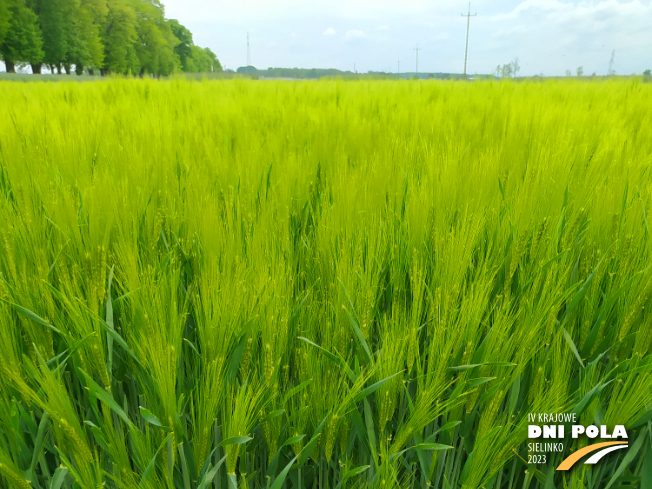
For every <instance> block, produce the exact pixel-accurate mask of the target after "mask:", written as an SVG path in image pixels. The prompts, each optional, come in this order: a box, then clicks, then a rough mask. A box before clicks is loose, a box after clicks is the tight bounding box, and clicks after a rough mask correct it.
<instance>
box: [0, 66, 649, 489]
mask: <svg viewBox="0 0 652 489" xmlns="http://www.w3.org/2000/svg"><path fill="white" fill-rule="evenodd" d="M0 101H1V105H2V109H1V111H2V114H1V115H0V244H1V248H0V250H1V251H0V342H1V346H0V373H1V375H0V487H2V488H21V489H23V488H24V489H28V488H42V489H60V488H66V489H76V488H82V489H87V488H88V489H90V488H103V487H104V488H125V489H131V488H133V489H149V488H151V489H159V488H163V489H172V488H175V489H202V488H206V489H208V488H222V489H234V488H236V487H237V488H265V489H280V488H286V489H299V488H302V489H303V488H305V489H311V488H314V489H317V488H320V489H321V488H330V489H344V488H354V487H357V488H367V487H370V488H410V489H418V488H426V487H429V486H432V487H437V488H446V489H453V488H464V489H475V488H487V489H516V488H519V489H520V488H530V489H553V488H560V489H561V488H564V489H576V488H577V489H598V488H603V489H610V488H613V489H616V488H624V487H632V488H649V487H652V439H651V436H650V434H651V432H652V316H651V310H652V269H651V267H652V239H651V236H650V226H651V225H652V222H651V221H652V218H651V217H650V213H651V211H652V168H651V167H652V111H651V110H650V107H652V84H646V83H643V82H642V81H641V80H640V79H634V78H632V79H624V80H623V79H621V80H601V81H596V82H590V81H571V80H557V81H544V82H522V83H514V82H475V83H464V82H428V81H422V82H416V81H365V80H355V81H346V80H322V81H316V82H282V81H252V80H213V81H201V82H200V81H189V80H182V79H172V80H168V81H152V80H126V79H125V80H113V81H107V82H104V83H83V84H78V83H40V82H35V83H11V82H3V83H0ZM530 413H574V414H576V415H577V420H578V423H579V424H583V425H597V426H600V425H606V426H607V428H608V430H609V431H611V430H612V429H613V428H614V426H615V425H624V426H625V427H626V429H627V434H628V439H627V440H626V441H628V443H629V446H628V448H627V449H626V450H619V451H616V452H614V453H612V454H610V455H608V456H607V457H605V458H604V459H603V460H602V461H601V462H600V463H598V464H596V465H584V464H582V463H579V464H578V465H576V466H575V467H574V468H573V469H572V470H569V471H556V470H555V468H556V467H557V466H558V465H559V464H560V462H561V461H562V460H563V459H564V458H565V457H566V456H568V455H569V454H570V453H572V452H573V451H574V450H577V449H579V448H581V447H583V446H585V445H587V444H589V443H593V442H596V441H600V438H598V439H596V440H592V439H589V438H586V437H582V438H579V439H577V440H572V439H570V438H567V439H565V440H562V441H564V444H565V447H564V452H563V453H549V454H548V460H547V461H546V463H538V464H533V463H528V462H529V461H530V459H529V455H531V454H532V452H528V441H532V440H528V414H530ZM534 441H539V442H542V441H560V440H541V439H540V440H534ZM602 441H604V440H602ZM607 441H608V440H607Z"/></svg>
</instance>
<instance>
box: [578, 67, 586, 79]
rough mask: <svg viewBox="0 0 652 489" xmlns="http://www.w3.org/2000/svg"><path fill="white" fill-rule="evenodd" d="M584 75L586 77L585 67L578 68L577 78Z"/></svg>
mask: <svg viewBox="0 0 652 489" xmlns="http://www.w3.org/2000/svg"><path fill="white" fill-rule="evenodd" d="M582 75H584V67H583V66H578V67H577V76H578V77H581V76H582Z"/></svg>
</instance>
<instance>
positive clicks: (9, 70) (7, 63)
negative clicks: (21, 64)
mask: <svg viewBox="0 0 652 489" xmlns="http://www.w3.org/2000/svg"><path fill="white" fill-rule="evenodd" d="M5 68H6V69H7V73H16V65H14V62H13V61H9V60H8V59H5Z"/></svg>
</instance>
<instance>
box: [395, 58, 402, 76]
mask: <svg viewBox="0 0 652 489" xmlns="http://www.w3.org/2000/svg"><path fill="white" fill-rule="evenodd" d="M396 74H397V75H400V74H401V60H400V59H399V60H398V65H397V67H396Z"/></svg>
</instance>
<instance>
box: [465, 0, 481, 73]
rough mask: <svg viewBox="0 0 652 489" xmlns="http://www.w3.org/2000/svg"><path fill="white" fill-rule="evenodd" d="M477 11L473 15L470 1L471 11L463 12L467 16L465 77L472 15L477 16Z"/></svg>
mask: <svg viewBox="0 0 652 489" xmlns="http://www.w3.org/2000/svg"><path fill="white" fill-rule="evenodd" d="M476 15H478V14H477V13H475V14H473V15H471V2H469V13H467V14H462V17H466V49H465V50H464V78H466V58H467V55H468V54H469V24H470V23H471V17H475V16H476Z"/></svg>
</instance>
